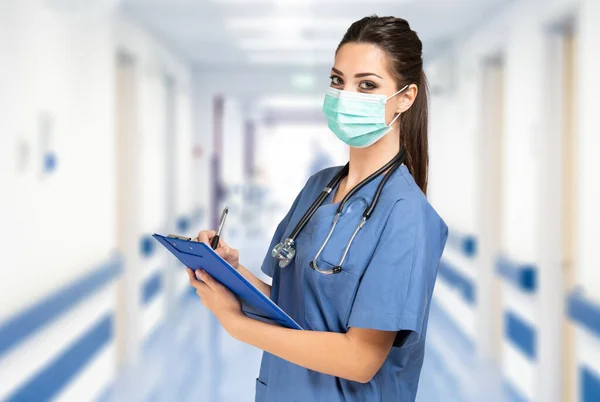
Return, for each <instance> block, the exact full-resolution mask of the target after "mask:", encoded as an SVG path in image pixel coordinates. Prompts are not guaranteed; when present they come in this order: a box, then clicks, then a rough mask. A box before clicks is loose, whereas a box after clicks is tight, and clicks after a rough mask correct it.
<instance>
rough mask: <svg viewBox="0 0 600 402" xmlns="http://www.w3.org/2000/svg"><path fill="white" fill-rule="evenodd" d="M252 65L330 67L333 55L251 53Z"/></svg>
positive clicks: (328, 53) (249, 56) (313, 53)
mask: <svg viewBox="0 0 600 402" xmlns="http://www.w3.org/2000/svg"><path fill="white" fill-rule="evenodd" d="M248 58H249V61H250V63H253V64H274V65H275V64H288V65H305V66H316V65H330V64H331V63H332V62H333V53H332V52H326V53H315V52H268V53H256V52H253V53H250V54H249V55H248Z"/></svg>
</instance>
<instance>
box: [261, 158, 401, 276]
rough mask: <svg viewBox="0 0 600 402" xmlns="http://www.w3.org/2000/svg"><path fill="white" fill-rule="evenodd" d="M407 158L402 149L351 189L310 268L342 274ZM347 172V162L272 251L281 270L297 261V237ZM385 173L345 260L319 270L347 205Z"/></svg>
mask: <svg viewBox="0 0 600 402" xmlns="http://www.w3.org/2000/svg"><path fill="white" fill-rule="evenodd" d="M405 159H406V150H405V149H404V148H401V149H400V152H398V154H396V156H395V157H394V158H393V159H392V160H390V161H389V162H388V163H386V164H385V165H384V166H382V167H381V168H380V169H378V170H377V171H376V172H374V173H373V174H371V175H370V176H368V177H367V178H366V179H364V180H363V181H361V182H360V183H359V184H358V185H356V186H355V187H354V188H353V189H352V190H350V191H349V192H348V194H346V196H345V197H344V198H343V199H342V201H341V202H340V204H339V206H338V208H337V211H336V214H335V217H334V218H333V222H332V225H331V229H330V230H329V233H328V234H327V237H326V238H325V241H324V242H323V244H322V245H321V247H320V248H319V251H318V252H317V254H316V255H315V258H314V259H313V260H312V261H311V262H310V264H309V265H310V267H311V268H313V269H314V270H316V271H317V272H320V273H322V274H336V273H339V272H341V271H342V264H343V262H344V260H345V259H346V255H347V254H348V250H349V249H350V245H351V244H352V241H353V240H354V238H355V237H356V234H357V233H358V231H359V230H360V229H361V228H362V227H363V226H364V225H365V223H366V221H367V220H368V219H369V218H370V217H371V214H372V213H373V211H374V210H375V207H376V206H377V201H378V200H379V195H380V194H381V192H382V191H383V187H384V186H385V184H386V183H387V181H388V179H389V178H390V176H391V175H392V174H393V173H394V172H395V171H396V169H398V167H400V165H402V163H403V162H404V160H405ZM390 168H391V169H390ZM348 170H349V163H347V164H346V165H345V166H344V167H343V168H342V169H340V170H339V171H338V173H337V174H336V175H335V176H334V177H333V179H331V181H330V182H329V183H328V184H327V186H326V187H325V188H324V189H323V191H321V193H320V194H319V196H318V197H317V199H316V200H315V201H314V202H313V203H312V205H311V206H310V208H309V209H308V211H306V213H305V214H304V215H303V216H302V218H301V219H300V221H299V222H298V224H297V225H296V227H295V228H294V230H293V231H292V233H291V234H290V236H289V237H288V238H287V239H285V240H284V242H283V243H279V244H277V245H276V246H275V248H274V249H273V251H272V253H271V254H272V256H273V257H275V258H276V259H278V260H279V267H281V268H284V267H286V266H287V265H289V263H290V262H291V261H292V260H293V259H294V257H295V255H296V248H295V239H296V237H297V236H298V234H299V233H300V231H301V230H302V229H303V228H304V226H306V224H307V223H308V221H309V220H310V219H311V218H312V217H313V215H314V214H315V212H316V211H317V209H318V208H319V207H320V206H321V205H322V204H323V202H324V201H325V199H326V198H327V196H328V195H329V194H330V193H331V191H332V190H333V189H334V188H335V187H336V186H337V185H338V184H339V183H340V182H341V181H342V178H344V177H345V176H347V175H348ZM385 171H387V172H386V173H385V175H384V177H383V179H382V180H381V182H380V183H379V185H378V186H377V190H376V191H375V194H374V196H373V200H372V201H371V203H370V204H369V206H368V207H367V208H366V209H365V211H364V212H363V217H362V219H361V221H360V224H359V225H358V227H357V228H356V230H355V231H354V233H353V235H352V237H351V238H350V241H349V242H348V244H347V245H346V249H345V250H344V254H343V255H342V258H341V259H340V263H339V264H338V265H337V266H335V267H333V268H332V269H327V270H323V269H319V267H318V265H317V258H318V257H319V255H320V254H321V252H322V251H323V249H324V248H325V246H326V245H327V242H328V241H329V238H330V237H331V235H332V234H333V230H334V229H335V226H336V225H337V222H338V220H339V217H340V215H341V213H342V211H343V209H344V206H345V205H346V202H347V201H348V200H349V199H350V198H351V197H352V196H353V195H354V194H356V193H357V192H358V191H359V190H360V189H361V188H363V187H364V186H366V185H367V184H369V183H370V182H371V181H373V180H374V179H375V178H377V177H378V176H379V175H381V174H382V173H383V172H385Z"/></svg>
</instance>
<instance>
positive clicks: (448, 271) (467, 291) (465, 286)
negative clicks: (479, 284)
mask: <svg viewBox="0 0 600 402" xmlns="http://www.w3.org/2000/svg"><path fill="white" fill-rule="evenodd" d="M438 274H439V276H440V277H441V278H443V279H444V280H445V281H446V282H447V283H448V284H449V285H450V286H452V287H454V288H456V289H457V290H459V291H460V293H461V295H462V297H463V299H465V301H466V302H467V304H475V284H474V283H473V281H472V280H471V278H468V277H467V276H465V275H463V274H462V273H461V272H460V271H458V270H456V269H455V268H454V267H453V266H452V265H451V264H449V263H448V262H447V261H445V260H444V259H442V260H441V261H440V266H439V269H438Z"/></svg>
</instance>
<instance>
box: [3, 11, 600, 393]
mask: <svg viewBox="0 0 600 402" xmlns="http://www.w3.org/2000/svg"><path fill="white" fill-rule="evenodd" d="M374 13H376V14H378V15H394V16H398V17H403V18H405V19H407V20H408V21H409V22H410V24H411V26H412V28H413V29H415V30H416V31H417V32H418V34H419V36H420V37H421V39H422V40H423V43H424V49H425V50H424V56H425V70H426V73H427V74H428V76H429V80H430V91H431V103H430V159H431V165H430V167H431V170H430V187H429V188H430V191H429V194H428V196H429V199H430V202H431V203H432V205H433V206H434V207H435V208H436V210H437V211H438V212H439V213H440V214H441V216H442V217H443V218H444V219H445V221H446V222H447V223H448V225H449V227H450V238H449V241H448V244H447V247H446V251H445V254H444V256H443V260H442V263H441V265H440V268H439V274H438V280H437V284H436V289H435V295H434V300H433V303H432V307H431V317H430V323H429V333H428V343H427V352H426V359H425V364H424V368H423V373H422V376H421V382H420V389H419V395H418V400H419V401H420V402H429V401H443V402H446V401H448V402H450V401H452V402H454V401H457V402H463V401H465V402H466V401H540V402H559V401H564V402H573V401H582V402H592V401H595V402H597V401H600V269H599V268H600V267H599V264H598V258H597V257H596V254H594V253H595V251H597V250H596V248H597V247H598V245H597V243H598V241H600V209H599V208H598V205H600V158H598V156H597V155H598V153H599V151H600V136H599V135H598V134H599V133H600V113H599V112H598V107H599V106H600V103H599V102H598V99H597V96H598V95H597V94H598V92H599V91H600V75H599V74H598V72H599V71H600V1H598V0H545V1H544V0H346V1H344V0H319V1H310V0H296V1H293V0H279V1H276V0H213V1H210V0H0V188H1V189H2V190H1V197H0V228H1V234H0V237H1V239H2V241H1V242H0V244H1V245H0V258H1V259H0V400H6V401H46V400H62V401H208V402H219V401H222V402H228V401H236V402H237V401H240V402H243V401H253V400H254V383H255V378H256V377H257V373H258V367H259V363H260V361H259V359H260V356H261V352H260V351H259V350H256V349H254V348H252V347H249V346H247V345H244V344H241V343H239V342H237V341H234V340H232V339H231V338H230V337H229V336H228V335H227V334H226V333H225V332H224V331H223V330H222V329H221V328H220V326H219V324H218V322H217V321H216V320H215V319H214V318H213V317H212V315H211V314H210V313H209V312H208V311H207V310H206V309H204V308H203V307H202V305H201V304H200V302H199V299H198V298H197V297H196V296H195V294H194V293H193V292H192V291H190V287H189V284H188V280H187V276H186V274H185V273H184V271H183V268H182V267H181V266H180V265H179V264H177V263H176V260H175V258H173V257H172V256H171V255H170V254H167V252H166V251H164V250H163V249H162V248H161V247H159V245H158V243H156V242H155V241H154V240H153V239H152V238H151V237H150V235H151V234H152V233H154V232H159V233H178V234H181V235H189V236H192V237H193V236H194V235H195V234H196V233H197V232H198V231H199V230H202V229H207V228H215V227H216V225H217V219H218V216H219V214H220V211H221V208H222V207H223V206H224V205H228V206H229V207H230V211H231V213H230V216H229V218H228V221H227V224H226V227H225V232H224V234H223V237H224V239H225V240H226V241H227V242H228V243H229V244H230V245H232V246H233V247H236V248H239V249H240V253H241V260H242V262H243V263H244V265H245V266H247V267H248V268H249V269H251V270H253V272H254V273H256V274H257V275H261V277H262V278H263V279H265V280H266V279H267V278H266V277H264V276H262V274H261V273H260V264H261V262H262V259H263V257H264V255H265V254H266V253H267V252H268V251H269V250H267V247H268V244H269V241H270V238H271V236H272V233H273V232H274V229H275V227H276V225H277V224H278V222H279V220H280V219H281V218H282V217H283V216H284V214H285V213H286V211H287V209H288V208H289V206H290V205H291V203H292V201H293V199H294V197H295V195H296V194H297V192H298V191H299V190H300V189H301V188H302V186H303V185H304V183H305V181H306V179H307V177H308V176H309V175H310V174H311V173H313V172H315V171H317V170H320V169H322V168H323V167H326V166H331V165H336V164H343V163H344V162H345V161H346V158H347V150H346V149H345V147H344V146H343V145H342V143H341V142H339V141H338V140H337V139H336V138H335V136H333V135H332V134H331V133H330V132H329V130H328V129H327V126H326V123H325V121H324V117H323V116H322V112H321V104H322V99H323V95H324V92H325V90H326V88H327V86H328V85H329V73H330V68H331V65H332V61H333V53H334V50H335V48H336V45H337V43H338V42H339V41H340V40H341V38H342V36H343V34H344V32H345V30H346V29H347V28H348V27H349V25H350V24H351V23H352V22H353V21H355V20H357V19H359V18H362V17H363V16H366V15H370V14H374ZM25 246H27V247H25ZM386 402H387V401H386Z"/></svg>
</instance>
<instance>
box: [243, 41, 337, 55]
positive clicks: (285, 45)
mask: <svg viewBox="0 0 600 402" xmlns="http://www.w3.org/2000/svg"><path fill="white" fill-rule="evenodd" d="M236 43H237V44H238V45H239V47H240V48H242V49H244V50H248V51H254V50H258V51H260V50H315V51H323V50H325V51H330V52H332V53H333V52H334V51H335V49H336V47H337V45H338V42H337V41H331V40H327V41H325V40H310V41H309V40H304V39H297V40H288V39H285V40H281V39H279V38H277V39H245V38H244V39H239V40H238V41H237V42H236Z"/></svg>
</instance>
